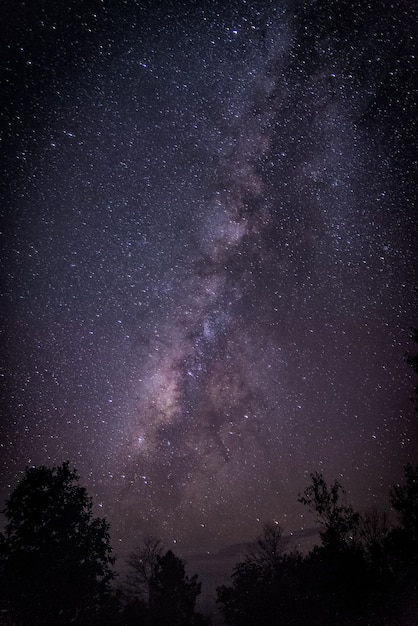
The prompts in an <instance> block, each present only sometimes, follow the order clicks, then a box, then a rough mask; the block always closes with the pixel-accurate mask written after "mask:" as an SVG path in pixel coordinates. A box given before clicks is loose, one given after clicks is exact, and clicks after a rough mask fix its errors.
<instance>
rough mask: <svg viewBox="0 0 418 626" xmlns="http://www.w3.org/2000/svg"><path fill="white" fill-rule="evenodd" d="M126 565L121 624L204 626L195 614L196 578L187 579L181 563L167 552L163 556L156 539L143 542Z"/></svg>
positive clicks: (197, 583) (200, 618) (199, 617)
mask: <svg viewBox="0 0 418 626" xmlns="http://www.w3.org/2000/svg"><path fill="white" fill-rule="evenodd" d="M128 563H129V566H130V572H129V573H128V576H127V584H126V585H125V598H126V605H125V609H124V617H125V621H124V622H123V623H124V624H138V623H141V624H143V625H144V626H145V625H147V626H169V625H173V626H176V625H178V626H192V625H196V626H197V625H200V624H201V625H203V624H206V623H207V621H206V620H205V619H204V618H203V616H201V615H200V614H199V613H197V612H196V611H195V605H196V599H197V596H198V595H199V594H200V592H201V583H200V582H198V579H197V578H198V577H197V574H195V575H193V576H191V577H189V576H188V575H187V574H186V570H185V563H184V561H183V560H182V559H180V558H179V557H177V556H175V554H174V553H173V552H172V551H171V550H168V551H167V552H165V553H164V554H163V549H162V542H161V540H160V539H157V538H155V537H150V538H146V539H145V540H144V542H143V545H141V546H139V547H138V548H137V549H136V550H135V552H133V553H132V554H131V555H130V557H129V559H128Z"/></svg>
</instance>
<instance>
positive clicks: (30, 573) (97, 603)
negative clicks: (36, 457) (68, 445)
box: [1, 462, 114, 626]
mask: <svg viewBox="0 0 418 626" xmlns="http://www.w3.org/2000/svg"><path fill="white" fill-rule="evenodd" d="M4 513H5V516H6V519H7V524H6V528H5V533H4V535H2V537H1V582H2V591H3V593H2V610H3V613H4V614H5V615H8V616H9V618H10V620H11V621H12V622H15V623H17V624H21V625H26V624H31V625H32V626H33V625H34V624H45V625H46V624H54V625H56V624H62V625H65V624H70V623H71V624H80V625H81V624H86V625H87V624H93V623H95V620H96V619H97V618H98V614H99V612H100V609H101V608H102V607H103V606H104V605H105V604H106V602H108V600H109V598H110V582H111V580H112V579H113V577H114V573H113V570H112V565H113V563H114V559H113V558H112V556H111V547H110V540H109V525H108V523H107V522H106V521H105V520H104V519H101V518H95V517H93V515H92V500H91V498H90V497H89V496H88V495H87V492H86V490H85V489H84V488H83V487H80V486H79V485H78V475H77V473H76V471H75V470H70V467H69V463H68V462H65V463H63V464H62V465H61V466H59V467H53V468H52V469H51V468H47V467H44V466H40V467H30V468H27V469H26V471H25V474H24V477H23V479H22V480H21V482H20V483H19V484H18V486H17V487H16V489H15V490H14V491H13V493H12V494H11V496H10V498H9V500H8V501H7V502H6V508H5V510H4Z"/></svg>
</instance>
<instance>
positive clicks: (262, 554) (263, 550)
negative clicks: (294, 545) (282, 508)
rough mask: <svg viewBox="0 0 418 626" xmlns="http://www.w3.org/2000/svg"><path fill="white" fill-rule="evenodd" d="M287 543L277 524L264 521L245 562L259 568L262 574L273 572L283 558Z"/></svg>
mask: <svg viewBox="0 0 418 626" xmlns="http://www.w3.org/2000/svg"><path fill="white" fill-rule="evenodd" d="M287 543H288V541H287V539H285V538H284V537H283V529H282V527H281V526H280V525H279V524H273V523H271V522H266V523H265V524H264V525H263V532H262V533H261V535H259V536H258V537H257V539H256V540H255V542H254V544H253V547H252V548H250V550H249V551H248V552H247V554H246V563H247V564H249V565H250V564H251V565H254V566H255V567H256V568H259V569H260V570H261V571H263V573H264V575H266V574H267V572H271V573H272V574H274V573H275V571H276V570H277V567H278V566H279V564H280V563H281V561H282V560H283V553H284V551H285V549H286V546H287Z"/></svg>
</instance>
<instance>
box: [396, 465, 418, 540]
mask: <svg viewBox="0 0 418 626" xmlns="http://www.w3.org/2000/svg"><path fill="white" fill-rule="evenodd" d="M404 473H405V484H403V485H394V486H393V487H392V489H391V492H390V501H391V504H392V506H393V508H394V509H395V511H396V512H397V513H398V514H399V516H400V518H401V523H402V528H403V530H404V531H405V532H406V533H407V534H408V537H409V538H410V539H411V541H413V542H417V541H418V467H415V468H414V467H413V466H412V464H411V463H408V464H407V465H405V468H404Z"/></svg>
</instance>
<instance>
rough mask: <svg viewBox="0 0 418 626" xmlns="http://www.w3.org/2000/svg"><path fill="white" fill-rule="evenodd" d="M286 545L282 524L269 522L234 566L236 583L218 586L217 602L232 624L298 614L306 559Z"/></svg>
mask: <svg viewBox="0 0 418 626" xmlns="http://www.w3.org/2000/svg"><path fill="white" fill-rule="evenodd" d="M286 546H287V540H286V539H285V538H284V537H283V530H282V528H281V527H280V526H279V525H278V524H272V523H270V522H267V523H265V524H264V526H263V532H262V533H261V535H259V537H257V538H256V540H255V541H254V543H253V544H252V546H251V548H250V549H249V551H248V552H247V554H246V555H245V560H244V561H242V562H241V563H238V564H237V565H236V566H235V567H234V571H233V573H232V585H230V586H226V585H223V586H221V587H218V589H217V594H218V595H217V603H218V604H219V606H220V611H221V613H222V615H223V618H224V620H225V623H226V624H227V625H228V626H238V625H240V626H252V625H253V624H263V625H264V626H269V625H272V626H273V625H276V624H279V623H287V624H290V623H293V622H290V621H289V620H290V615H293V616H295V615H298V613H299V610H300V609H301V608H302V606H301V602H300V600H301V594H300V576H299V573H300V572H301V564H302V561H303V559H302V556H301V555H300V554H299V553H297V552H293V553H290V554H288V553H285V548H286ZM298 579H299V580H298ZM281 620H283V622H282V621H281Z"/></svg>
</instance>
